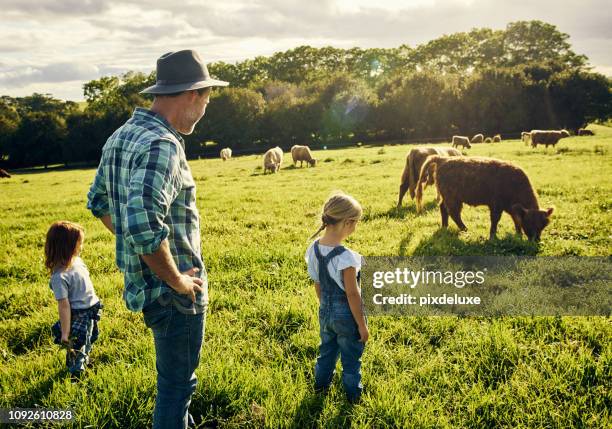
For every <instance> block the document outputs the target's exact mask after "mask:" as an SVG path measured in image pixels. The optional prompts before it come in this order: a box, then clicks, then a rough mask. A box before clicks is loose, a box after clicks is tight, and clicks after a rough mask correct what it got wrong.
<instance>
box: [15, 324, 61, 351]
mask: <svg viewBox="0 0 612 429" xmlns="http://www.w3.org/2000/svg"><path fill="white" fill-rule="evenodd" d="M50 336H51V327H50V326H46V325H40V326H36V327H35V328H34V329H33V330H31V331H29V332H27V333H25V335H21V333H16V334H15V335H12V336H11V337H9V341H8V344H9V349H10V350H11V352H12V353H14V354H15V355H22V354H25V353H28V352H30V351H32V350H34V349H36V348H38V347H40V346H41V344H42V343H43V342H44V341H45V340H46V339H47V338H48V337H50Z"/></svg>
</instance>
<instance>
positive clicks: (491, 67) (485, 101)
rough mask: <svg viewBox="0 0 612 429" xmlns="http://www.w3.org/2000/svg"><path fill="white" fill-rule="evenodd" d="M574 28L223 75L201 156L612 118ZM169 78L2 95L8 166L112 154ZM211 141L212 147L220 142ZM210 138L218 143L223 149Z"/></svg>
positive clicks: (502, 33) (130, 78)
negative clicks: (572, 37)
mask: <svg viewBox="0 0 612 429" xmlns="http://www.w3.org/2000/svg"><path fill="white" fill-rule="evenodd" d="M568 39H569V36H568V35H567V34H564V33H562V32H560V31H559V30H558V29H557V28H556V27H555V26H554V25H551V24H548V23H545V22H541V21H519V22H514V23H510V24H508V25H507V27H506V28H505V29H504V30H491V29H487V28H482V29H474V30H472V31H470V32H464V33H455V34H451V35H445V36H442V37H440V38H438V39H435V40H432V41H430V42H428V43H425V44H423V45H419V46H417V47H414V48H410V47H409V46H407V45H401V46H399V47H398V48H389V49H379V48H374V49H360V48H353V49H338V48H333V47H324V48H313V47H310V46H300V47H297V48H295V49H292V50H288V51H285V52H279V53H276V54H274V55H272V56H270V57H262V56H261V57H256V58H255V59H249V60H245V61H242V62H237V63H235V64H228V63H224V62H216V63H212V64H210V65H209V70H210V72H211V74H212V75H213V76H215V77H217V78H219V79H223V80H227V81H229V82H230V87H227V88H222V89H215V91H214V92H213V95H212V97H211V106H210V108H209V109H208V110H207V112H206V116H205V117H204V118H203V119H202V120H201V121H200V122H199V123H198V125H197V126H196V129H195V131H194V133H193V134H192V135H190V136H187V137H186V143H187V144H186V149H187V152H188V153H187V155H188V156H189V157H191V158H193V157H199V156H207V155H210V154H213V153H214V154H218V151H219V149H220V148H221V147H230V148H232V149H233V150H234V151H235V152H237V153H240V152H256V151H264V150H265V149H267V148H268V147H270V146H275V145H280V146H281V147H283V148H285V149H288V148H289V147H290V146H292V145H293V144H305V145H310V146H315V147H316V146H318V145H330V144H331V145H333V144H338V143H355V142H359V141H362V142H367V141H376V140H391V139H426V138H448V137H450V136H451V135H453V134H464V135H473V134H476V133H481V132H482V133H485V134H489V135H491V134H497V133H500V134H502V135H503V134H509V133H517V132H520V131H521V130H531V129H534V128H540V129H549V128H554V129H558V128H567V129H569V130H577V129H578V128H580V127H583V126H585V125H586V124H587V123H590V122H594V121H606V120H607V119H609V118H610V117H611V116H612V115H611V112H612V80H611V79H610V78H608V77H606V76H604V75H601V74H599V73H594V72H592V71H591V70H590V68H589V67H588V63H587V58H586V57H585V56H583V55H578V54H576V53H575V52H573V51H572V48H571V45H570V43H569V40H568ZM154 81H155V73H154V72H152V73H150V74H143V73H134V72H128V73H125V74H123V75H121V76H107V77H102V78H100V79H97V80H93V81H90V82H87V83H85V84H84V86H83V89H84V97H85V100H86V103H85V106H83V105H82V104H78V103H74V102H70V101H61V100H57V99H54V98H53V97H51V96H49V95H43V94H33V95H31V96H28V97H19V98H14V97H8V96H3V97H0V163H1V164H2V165H4V166H5V167H9V168H17V167H27V166H35V165H44V166H47V165H49V164H55V163H64V164H68V165H69V164H71V163H77V162H84V161H91V162H95V161H97V160H98V159H99V157H100V153H101V148H102V146H103V145H104V143H105V141H106V139H107V138H108V137H109V136H110V135H111V134H112V132H113V131H114V130H115V129H116V128H117V127H119V126H120V125H121V124H122V123H123V122H125V121H126V120H127V119H128V118H129V117H130V116H131V114H132V112H133V109H134V107H136V106H148V105H149V104H150V102H151V99H150V98H148V96H143V95H140V94H139V93H138V92H139V91H140V90H141V89H143V88H144V87H146V86H148V85H151V84H153V83H154ZM206 142H209V143H206ZM210 142H214V144H211V143H210Z"/></svg>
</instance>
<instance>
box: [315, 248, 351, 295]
mask: <svg viewBox="0 0 612 429" xmlns="http://www.w3.org/2000/svg"><path fill="white" fill-rule="evenodd" d="M313 247H314V253H315V256H316V258H317V261H318V262H319V284H320V285H321V290H325V289H326V288H328V287H331V288H334V289H335V288H336V287H337V288H340V286H339V285H338V284H337V283H336V281H335V280H334V279H333V278H332V276H331V275H330V274H329V269H328V265H329V263H330V261H331V260H332V259H333V258H334V257H336V256H338V255H341V254H342V253H344V252H345V251H346V248H345V247H344V246H336V247H334V248H333V249H332V250H331V252H329V253H328V254H327V255H325V256H323V255H322V254H321V250H320V249H319V240H317V241H315V242H314V246H313Z"/></svg>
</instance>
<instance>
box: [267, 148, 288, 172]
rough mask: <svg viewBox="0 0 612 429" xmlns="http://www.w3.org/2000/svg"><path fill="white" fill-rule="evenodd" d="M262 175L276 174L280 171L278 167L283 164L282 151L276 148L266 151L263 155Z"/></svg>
mask: <svg viewBox="0 0 612 429" xmlns="http://www.w3.org/2000/svg"><path fill="white" fill-rule="evenodd" d="M263 162H264V174H266V172H268V170H269V171H270V172H271V173H276V172H277V171H278V170H280V167H281V165H282V163H283V150H282V149H281V148H280V147H278V146H276V147H273V148H272V149H268V151H267V152H266V153H265V154H264V161H263Z"/></svg>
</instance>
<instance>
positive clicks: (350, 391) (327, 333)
mask: <svg viewBox="0 0 612 429" xmlns="http://www.w3.org/2000/svg"><path fill="white" fill-rule="evenodd" d="M346 251H348V250H347V249H346V248H344V247H343V246H337V247H335V248H334V249H332V250H331V252H329V253H328V254H327V255H326V256H323V255H321V251H320V249H319V241H318V240H317V241H316V242H315V243H314V253H315V256H316V258H317V261H318V263H319V284H320V285H321V302H320V306H319V335H320V337H321V344H320V345H319V357H318V358H317V363H316V365H315V390H316V391H322V390H326V389H327V388H329V386H330V384H331V382H332V378H333V376H334V371H335V368H336V361H337V360H338V355H340V361H341V362H342V384H343V385H344V390H345V391H346V395H347V398H348V400H349V401H350V402H356V401H358V400H359V397H360V396H361V391H362V390H363V386H362V384H361V355H362V354H363V349H364V346H365V345H364V343H362V342H360V341H359V339H360V335H359V329H358V327H357V322H355V319H354V318H353V313H351V308H350V306H349V303H348V299H347V297H346V293H345V292H344V291H343V290H342V289H340V287H339V286H338V284H337V283H336V281H335V280H334V279H333V278H332V277H331V276H330V274H329V271H328V268H327V267H328V264H329V263H330V261H331V260H332V259H333V258H334V257H335V256H338V255H340V254H342V253H344V252H346ZM357 281H359V276H358V278H357Z"/></svg>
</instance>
